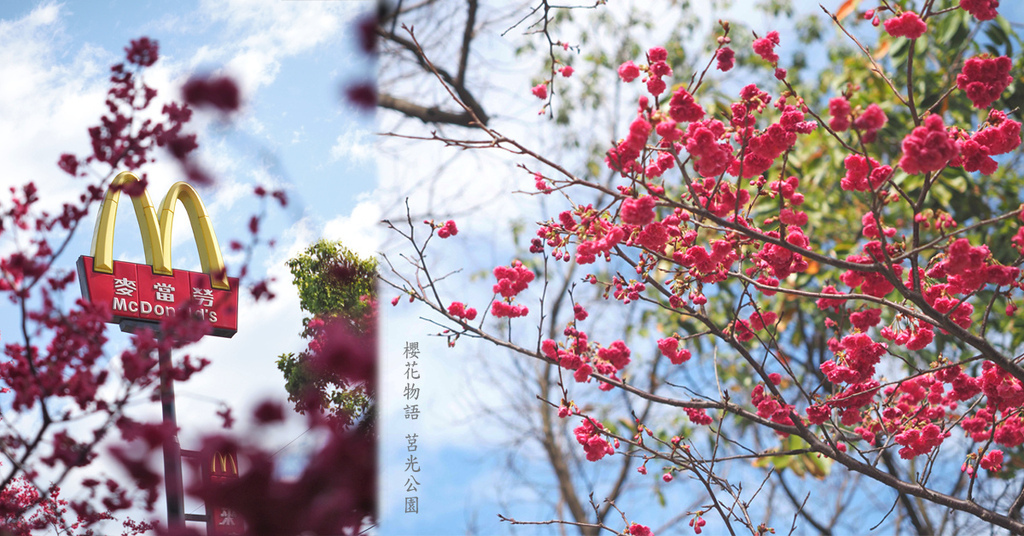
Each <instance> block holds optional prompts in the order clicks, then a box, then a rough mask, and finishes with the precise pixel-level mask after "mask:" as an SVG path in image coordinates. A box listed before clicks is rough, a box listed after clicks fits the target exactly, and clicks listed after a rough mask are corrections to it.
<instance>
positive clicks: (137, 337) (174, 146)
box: [0, 37, 376, 535]
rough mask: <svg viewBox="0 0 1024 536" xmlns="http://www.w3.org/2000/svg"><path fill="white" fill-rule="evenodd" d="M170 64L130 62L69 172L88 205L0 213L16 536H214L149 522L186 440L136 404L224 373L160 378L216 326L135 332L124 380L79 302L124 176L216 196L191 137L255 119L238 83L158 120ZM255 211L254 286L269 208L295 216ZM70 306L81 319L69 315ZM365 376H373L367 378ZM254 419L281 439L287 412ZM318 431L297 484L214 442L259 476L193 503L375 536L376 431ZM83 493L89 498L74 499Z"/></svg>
mask: <svg viewBox="0 0 1024 536" xmlns="http://www.w3.org/2000/svg"><path fill="white" fill-rule="evenodd" d="M158 60H159V46H158V43H157V42H156V41H155V40H152V39H149V38H146V37H142V38H139V39H137V40H133V41H132V42H131V43H130V45H129V46H127V47H125V61H123V62H121V63H118V64H116V65H114V66H113V67H112V68H111V69H110V79H109V80H110V89H109V90H108V92H107V95H106V102H105V103H106V110H107V111H106V112H105V113H104V115H103V116H102V117H100V118H99V122H98V124H97V125H96V126H94V127H92V128H90V129H89V130H88V133H87V134H88V136H89V139H90V140H91V152H90V153H89V154H88V155H87V156H84V157H82V156H76V155H73V154H70V153H68V154H64V155H62V156H61V157H60V159H59V162H57V165H58V166H59V169H58V168H55V170H54V172H55V173H61V172H63V173H66V174H68V175H70V176H71V177H73V180H74V183H73V184H76V185H77V186H78V191H79V192H80V193H79V195H77V196H75V197H74V198H73V200H72V201H70V202H67V203H64V204H63V205H61V206H60V209H59V210H58V211H56V212H55V211H53V210H48V209H46V208H43V207H45V206H47V203H44V201H46V200H47V196H49V195H52V194H51V193H50V192H44V191H40V189H39V188H37V186H36V185H35V183H34V182H32V181H26V182H25V183H24V184H21V185H19V186H17V187H12V188H10V191H9V195H8V197H6V198H5V199H4V200H2V201H0V240H3V241H4V242H3V243H4V248H3V251H4V254H3V256H2V257H0V292H2V293H3V295H4V296H5V297H6V298H7V299H8V300H9V301H10V302H11V303H12V304H14V306H15V307H16V310H17V311H18V313H19V315H20V317H19V320H20V322H19V325H20V330H19V331H18V332H5V333H4V334H3V338H4V359H3V361H2V362H0V398H2V400H3V403H2V410H0V423H2V425H0V454H2V459H0V470H3V480H2V483H0V532H2V533H4V534H17V535H23V534H24V535H27V534H38V533H44V532H45V533H58V534H84V535H87V534H112V533H115V531H118V530H120V532H121V533H123V534H126V535H127V534H142V533H151V532H153V531H154V530H155V531H156V532H158V533H161V534H180V535H184V534H199V533H200V532H199V531H197V530H196V529H194V528H192V527H180V526H170V527H168V526H167V525H165V524H163V523H157V524H156V525H155V526H154V524H151V523H149V522H147V520H148V518H149V516H147V515H146V514H142V515H143V516H146V518H145V519H139V512H149V513H155V507H156V501H157V498H158V494H159V491H158V490H159V489H161V488H162V487H163V484H164V482H163V480H164V476H163V475H162V474H161V473H160V472H158V471H157V470H154V467H156V466H157V464H156V463H155V460H154V459H153V458H154V455H155V454H156V453H157V452H158V451H159V450H160V447H161V446H162V445H164V444H165V443H166V442H168V441H173V437H174V436H175V434H176V433H177V430H174V429H172V428H171V427H168V426H166V425H165V424H163V423H147V422H137V421H135V420H133V419H132V418H130V417H129V416H128V415H127V414H126V408H127V407H128V406H129V404H130V403H132V402H133V401H136V400H147V401H148V400H149V399H150V398H152V397H155V396H156V394H157V393H156V386H157V385H158V384H159V383H160V378H161V376H162V375H163V376H167V377H169V378H171V379H173V380H176V381H185V380H187V379H188V378H189V377H190V376H191V375H192V374H195V373H197V372H200V371H201V370H202V369H203V368H204V367H205V365H206V364H207V363H208V361H207V360H206V359H205V358H201V357H196V356H191V355H188V354H183V353H182V352H177V356H176V359H175V360H174V362H173V363H172V364H171V365H170V366H167V367H165V366H162V365H158V362H157V359H156V357H155V355H156V353H157V352H169V351H171V350H179V349H184V348H186V347H187V346H188V345H190V344H192V343H194V342H195V341H197V340H199V339H200V338H201V337H202V336H204V335H206V334H207V333H209V332H210V324H209V323H208V322H206V321H205V320H203V319H201V318H199V317H197V316H194V315H192V314H191V313H190V312H189V311H187V310H186V308H181V311H180V312H179V313H178V314H176V315H173V316H170V317H167V318H166V319H165V320H164V321H163V322H162V323H161V324H160V326H159V329H155V330H154V329H139V330H136V331H135V332H133V333H132V334H131V337H130V343H129V344H128V347H127V349H125V350H124V351H122V352H121V353H120V355H118V356H117V360H119V365H120V366H119V367H111V366H110V365H111V360H112V359H114V357H113V356H111V355H110V351H109V347H108V346H107V345H106V343H107V342H108V337H107V335H106V331H105V330H106V327H107V321H108V320H109V318H110V311H109V310H107V309H105V308H104V307H102V306H99V305H96V304H93V303H90V302H87V301H85V300H82V299H77V300H75V299H74V298H70V299H68V297H67V294H68V293H70V294H71V295H77V294H78V289H76V288H74V286H75V284H76V281H75V280H76V274H75V271H74V269H73V268H72V267H73V261H70V262H69V261H67V260H66V257H67V251H66V249H67V246H68V245H69V244H70V243H71V241H72V238H73V237H74V236H75V234H76V233H78V232H81V231H80V229H79V227H80V226H81V225H82V224H83V222H84V221H86V220H89V221H90V222H91V218H87V216H88V215H89V214H91V213H92V212H93V211H94V209H95V208H96V205H97V202H98V201H100V200H101V199H103V196H104V195H105V194H106V192H107V190H108V186H109V185H110V184H111V182H112V179H113V178H114V176H115V175H116V174H117V173H119V172H121V171H123V170H131V171H135V172H136V173H137V174H138V175H139V176H140V177H141V180H140V181H138V182H128V183H124V184H123V185H122V186H121V187H122V188H123V193H125V194H127V195H129V196H138V195H141V193H142V192H144V191H145V188H146V184H147V181H146V174H145V170H146V168H147V165H149V164H151V163H152V162H153V161H154V160H155V159H156V158H157V157H158V155H160V156H166V157H169V158H171V159H172V160H173V161H176V162H178V164H179V165H180V169H181V171H182V174H183V175H184V176H185V177H187V178H188V179H189V180H190V181H191V182H193V183H197V184H200V185H202V184H209V183H211V182H213V180H214V179H213V178H212V177H211V176H209V175H208V174H207V173H206V172H205V171H204V170H203V169H202V168H201V167H200V166H199V165H198V164H197V163H196V162H195V160H194V158H192V155H193V154H194V151H195V149H196V148H197V147H198V141H197V138H196V135H195V134H194V133H190V132H189V122H190V121H191V119H192V115H193V109H194V108H203V107H207V108H209V109H211V110H213V111H214V113H219V114H222V115H223V116H224V117H225V118H228V119H229V118H230V115H231V114H232V113H233V112H234V111H235V110H236V109H238V107H239V106H240V102H241V101H240V98H241V96H240V93H239V90H238V88H237V86H236V85H235V83H234V82H233V81H232V80H230V79H228V78H221V77H212V78H211V77H197V78H193V79H191V80H190V81H188V82H187V83H186V84H185V85H184V87H183V88H182V97H183V98H182V100H175V99H170V100H168V101H167V103H166V104H165V105H163V107H162V108H161V110H159V112H157V111H156V110H153V109H152V105H153V103H154V102H155V100H154V99H155V97H156V96H157V94H158V90H157V88H154V87H151V86H150V85H148V84H147V82H146V79H145V73H146V69H147V68H149V67H151V66H152V65H154V64H155V63H156V62H157V61H158ZM160 91H167V90H163V89H161V90H160ZM158 150H162V153H161V152H158ZM253 196H254V199H256V200H257V201H258V202H259V203H260V207H261V208H260V209H259V211H258V212H257V213H256V214H254V215H253V216H252V218H251V219H250V223H249V229H248V230H249V236H248V239H246V238H242V237H240V239H239V240H234V241H231V242H230V247H231V248H232V249H233V250H239V251H243V252H245V253H246V255H245V266H243V267H242V268H241V273H242V276H243V277H245V276H246V271H247V270H246V266H248V264H249V261H250V259H251V258H252V255H253V252H254V251H255V250H256V248H257V246H258V245H259V244H261V243H263V238H262V237H261V236H260V234H259V233H260V224H261V221H262V219H263V218H264V217H265V215H266V211H267V209H268V204H271V203H272V204H280V205H282V206H284V205H286V204H287V195H286V193H285V192H284V191H273V192H271V191H267V190H266V189H264V188H262V187H256V188H255V189H254V191H253ZM246 240H247V243H245V242H246ZM245 280H246V281H247V283H248V289H247V290H248V291H249V292H250V293H251V294H252V296H253V297H254V298H255V299H256V300H260V299H270V298H272V297H273V295H272V293H271V292H270V289H269V287H268V281H267V280H260V279H254V278H253V277H247V278H246V279H245ZM67 302H73V303H74V305H72V306H70V307H67V306H65V305H64V304H65V303H67ZM335 333H336V332H335V331H333V330H331V329H328V328H325V329H324V330H323V344H321V346H320V347H319V349H318V353H317V357H318V358H319V359H320V360H321V361H322V362H324V363H325V366H328V367H330V366H336V365H337V363H339V362H342V361H346V359H345V358H346V356H348V355H349V353H348V352H350V351H351V344H352V342H353V341H352V337H348V338H346V339H345V340H343V341H340V343H339V340H338V337H336V336H335ZM358 342H360V343H361V342H364V341H361V340H360V341H358ZM364 353H365V352H364ZM361 355H362V354H361ZM370 361H371V362H372V356H371V358H370ZM346 362H347V361H346ZM367 370H372V369H359V370H357V371H352V370H351V369H346V370H345V371H342V372H339V374H342V375H343V376H344V377H346V378H351V379H352V380H354V381H367V380H366V374H367ZM355 373H358V374H361V376H359V377H358V378H356V377H355V376H352V374H355ZM223 417H224V421H225V428H230V424H231V421H232V420H233V418H232V417H231V415H230V411H225V412H224V413H223ZM252 418H253V420H254V421H255V423H256V424H257V426H258V427H260V428H264V429H267V430H273V427H274V426H275V425H276V424H277V423H279V422H281V421H282V420H283V419H284V410H283V407H282V404H281V403H280V402H276V401H267V402H265V403H264V404H262V405H261V406H259V407H258V408H257V409H256V411H255V413H254V415H253V416H252ZM308 421H309V422H308V424H309V427H310V429H311V430H324V431H325V432H324V434H323V435H322V438H323V441H322V442H321V443H320V445H319V446H318V448H317V449H316V451H315V452H314V453H313V454H312V456H311V458H310V460H309V463H308V464H307V466H306V467H305V468H304V469H303V470H302V471H301V473H300V474H299V475H297V476H296V477H295V478H294V479H292V480H290V481H289V482H281V481H280V480H279V479H278V478H277V477H276V476H275V475H276V474H277V473H276V472H275V471H276V467H277V464H278V463H279V462H278V461H277V460H275V459H274V456H273V453H272V452H268V451H267V450H266V449H265V448H263V447H261V446H259V445H258V444H256V443H255V442H254V441H252V438H251V437H249V436H245V437H243V436H240V435H237V434H232V433H231V431H230V430H225V431H223V432H221V433H217V434H212V435H208V436H207V437H205V438H204V439H203V444H202V449H201V450H204V451H211V450H212V451H223V450H225V449H231V450H234V451H236V452H238V454H239V457H240V458H241V459H242V460H244V462H243V464H244V466H245V467H248V469H247V470H245V471H243V473H242V474H241V475H240V477H239V478H238V479H236V480H234V481H232V482H228V483H224V484H214V483H210V482H202V481H197V483H196V484H195V485H194V486H192V487H190V488H189V489H188V490H186V491H187V492H188V493H190V494H191V495H193V496H194V497H196V498H198V499H200V500H203V501H206V502H207V504H217V505H220V506H222V507H224V508H228V509H231V510H232V511H234V512H235V513H236V514H237V515H238V519H239V520H240V521H241V522H244V523H245V526H246V530H247V533H250V534H268V535H269V534H275V535H279V534H300V533H303V534H305V533H315V534H339V533H344V532H353V533H354V532H358V531H359V530H360V527H364V526H365V525H366V524H367V523H368V522H372V516H373V513H374V503H375V497H374V493H375V489H376V488H375V485H374V482H375V478H376V475H375V465H374V452H373V451H374V444H373V440H372V436H371V435H370V433H369V431H368V430H364V429H357V430H352V431H350V432H346V433H340V432H339V433H334V432H333V430H334V428H333V427H331V426H330V425H329V423H328V422H327V419H326V418H325V417H324V416H323V415H320V414H319V413H318V412H311V414H310V415H308ZM314 433H316V432H314ZM101 457H105V458H106V459H108V460H111V461H113V462H114V463H115V464H117V465H120V466H121V467H122V468H123V469H124V471H125V472H124V474H126V475H127V478H119V477H117V476H115V474H112V473H107V472H102V471H96V470H95V467H96V465H94V464H95V463H96V462H97V460H99V459H101ZM68 489H73V490H75V491H74V493H72V494H69V493H67V490H68ZM115 527H119V528H115Z"/></svg>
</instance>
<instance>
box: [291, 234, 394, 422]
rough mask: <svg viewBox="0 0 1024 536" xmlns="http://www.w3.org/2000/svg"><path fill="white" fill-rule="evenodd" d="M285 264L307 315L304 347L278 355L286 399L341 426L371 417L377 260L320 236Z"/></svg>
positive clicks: (303, 410) (304, 322)
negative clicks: (321, 413)
mask: <svg viewBox="0 0 1024 536" xmlns="http://www.w3.org/2000/svg"><path fill="white" fill-rule="evenodd" d="M288 267H289V269H290V270H291V272H292V277H293V280H292V282H293V284H294V285H295V286H296V288H298V291H299V300H300V304H301V307H302V310H303V311H306V312H307V313H309V314H310V315H311V316H309V317H306V318H304V319H303V320H302V324H303V330H302V336H303V337H304V338H305V339H307V340H309V341H310V342H309V347H308V348H307V349H306V350H304V351H302V352H299V353H298V354H296V353H291V352H289V353H285V354H281V356H280V357H279V358H278V360H277V368H278V369H279V370H280V371H281V372H282V373H283V374H284V378H285V389H287V391H288V399H289V400H290V401H291V402H293V403H294V404H295V410H296V411H298V412H300V413H303V414H304V413H306V412H307V411H320V412H323V413H324V414H325V415H328V416H329V417H330V418H331V419H333V420H335V421H336V422H337V424H338V425H340V426H341V427H347V426H349V425H351V424H352V423H353V422H355V421H356V420H359V419H362V420H364V421H365V420H366V419H370V418H372V409H373V400H372V397H373V391H374V390H373V386H372V384H371V383H372V379H373V374H372V373H366V370H368V368H372V361H373V358H374V355H375V350H374V348H375V346H376V334H375V330H374V327H375V321H376V300H377V290H376V286H375V283H374V282H375V280H376V277H377V261H376V260H375V259H372V258H370V259H363V258H360V257H359V256H358V255H356V254H355V253H353V252H352V251H350V250H349V249H347V248H346V247H345V246H343V245H342V244H341V243H340V242H332V241H329V240H320V241H318V242H316V243H314V244H313V245H311V246H309V247H308V248H306V250H305V251H304V252H303V253H302V254H301V255H298V256H297V257H295V258H293V259H291V260H289V261H288ZM325 355H326V357H325ZM367 357H369V359H366V358H367ZM352 363H357V365H355V366H352V365H351V364H352ZM355 369H358V371H357V373H355V374H353V370H355Z"/></svg>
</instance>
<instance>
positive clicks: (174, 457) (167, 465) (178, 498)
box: [159, 348, 185, 529]
mask: <svg viewBox="0 0 1024 536" xmlns="http://www.w3.org/2000/svg"><path fill="white" fill-rule="evenodd" d="M159 353H160V404H161V405H162V406H163V416H164V426H167V427H168V428H170V429H171V430H174V434H173V435H169V436H167V437H166V438H165V439H164V484H165V490H166V492H167V525H168V527H170V528H171V529H175V528H185V501H184V489H183V488H184V485H183V483H182V479H181V445H180V444H179V443H178V421H177V418H176V416H175V414H174V379H173V378H171V351H170V349H166V348H160V350H159Z"/></svg>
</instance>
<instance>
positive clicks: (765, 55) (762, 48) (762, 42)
mask: <svg viewBox="0 0 1024 536" xmlns="http://www.w3.org/2000/svg"><path fill="white" fill-rule="evenodd" d="M778 44H779V32H776V31H774V30H773V31H770V32H768V35H765V36H764V37H760V38H758V39H754V44H753V48H754V53H755V54H757V55H758V56H761V58H762V59H764V61H767V62H768V63H771V64H775V63H778V62H779V55H778V54H776V53H775V47H776V46H777V45H778Z"/></svg>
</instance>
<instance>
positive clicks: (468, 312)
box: [448, 302, 476, 320]
mask: <svg viewBox="0 0 1024 536" xmlns="http://www.w3.org/2000/svg"><path fill="white" fill-rule="evenodd" d="M448 314H450V315H452V316H454V317H456V318H465V319H466V320H473V319H474V318H476V309H474V308H472V307H469V308H467V307H466V304H464V303H462V302H452V304H451V305H449V306H448Z"/></svg>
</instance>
